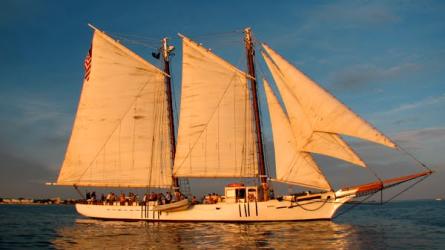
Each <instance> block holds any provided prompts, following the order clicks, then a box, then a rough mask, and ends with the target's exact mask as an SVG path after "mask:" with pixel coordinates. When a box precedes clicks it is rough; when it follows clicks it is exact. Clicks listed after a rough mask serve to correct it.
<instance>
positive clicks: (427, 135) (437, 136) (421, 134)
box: [394, 127, 445, 144]
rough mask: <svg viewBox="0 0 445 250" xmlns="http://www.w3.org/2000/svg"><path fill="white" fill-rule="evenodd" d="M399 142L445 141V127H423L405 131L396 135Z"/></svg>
mask: <svg viewBox="0 0 445 250" xmlns="http://www.w3.org/2000/svg"><path fill="white" fill-rule="evenodd" d="M394 139H396V140H397V141H399V142H402V143H405V144H417V143H419V142H430V141H441V142H445V128H440V127H439V128H421V129H414V130H408V131H403V132H400V133H398V134H396V135H395V136H394Z"/></svg>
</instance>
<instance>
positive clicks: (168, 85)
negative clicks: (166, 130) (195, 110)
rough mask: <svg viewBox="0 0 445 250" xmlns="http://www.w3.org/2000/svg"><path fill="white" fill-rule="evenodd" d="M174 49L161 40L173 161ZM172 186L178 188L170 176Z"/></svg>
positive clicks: (166, 41)
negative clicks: (172, 56)
mask: <svg viewBox="0 0 445 250" xmlns="http://www.w3.org/2000/svg"><path fill="white" fill-rule="evenodd" d="M173 49H174V47H173V46H168V39H167V38H166V37H165V38H163V39H162V48H161V52H162V59H163V61H164V72H165V73H166V74H167V75H169V76H166V77H165V85H166V89H167V103H168V121H169V123H170V124H169V125H170V149H171V150H170V153H171V158H172V160H174V159H175V153H176V141H175V122H174V118H173V98H172V85H171V77H170V52H172V51H173ZM172 179H173V185H174V188H175V189H178V188H179V181H178V178H176V177H174V176H172Z"/></svg>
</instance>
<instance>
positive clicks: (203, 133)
mask: <svg viewBox="0 0 445 250" xmlns="http://www.w3.org/2000/svg"><path fill="white" fill-rule="evenodd" d="M182 41H183V66H182V91H181V111H180V119H179V131H178V143H177V148H176V156H175V165H174V170H173V174H174V176H176V177H181V176H186V177H253V176H256V175H257V172H258V170H257V149H256V145H255V136H254V135H255V130H254V126H253V116H252V107H251V103H250V96H249V90H248V85H247V76H246V74H245V73H244V72H242V71H240V70H238V69H237V68H236V67H234V66H233V65H231V64H229V63H228V62H226V61H224V60H223V59H221V58H220V57H218V56H216V55H215V54H213V53H212V52H210V51H209V50H208V49H206V48H204V47H202V46H200V45H198V44H196V43H195V42H193V41H191V40H190V39H188V38H186V37H183V36H182Z"/></svg>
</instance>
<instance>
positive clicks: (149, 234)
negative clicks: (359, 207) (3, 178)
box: [52, 219, 378, 249]
mask: <svg viewBox="0 0 445 250" xmlns="http://www.w3.org/2000/svg"><path fill="white" fill-rule="evenodd" d="M371 231H372V230H371ZM369 233H371V234H372V235H373V239H375V238H376V237H375V236H376V235H375V234H378V231H373V232H367V231H366V230H365V231H363V230H358V228H356V227H355V226H353V225H343V224H337V223H335V222H330V221H320V222H286V223H252V224H235V223H233V224H232V223H153V222H150V223H147V222H108V221H98V220H89V219H78V220H77V221H76V223H75V224H74V225H73V226H68V227H62V228H59V229H58V231H57V237H56V239H55V240H54V241H53V242H52V243H53V246H55V247H56V248H68V247H69V248H72V247H75V248H96V247H99V248H109V247H111V248H165V249H167V248H168V249H169V248H266V249H267V248H297V247H298V248H304V249H320V248H335V249H351V248H367V247H369V245H367V241H366V238H367V237H366V235H368V234H369Z"/></svg>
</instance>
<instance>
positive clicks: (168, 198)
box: [165, 191, 172, 204]
mask: <svg viewBox="0 0 445 250" xmlns="http://www.w3.org/2000/svg"><path fill="white" fill-rule="evenodd" d="M171 201H172V195H171V194H170V192H169V191H167V193H166V195H165V204H170V202H171Z"/></svg>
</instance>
